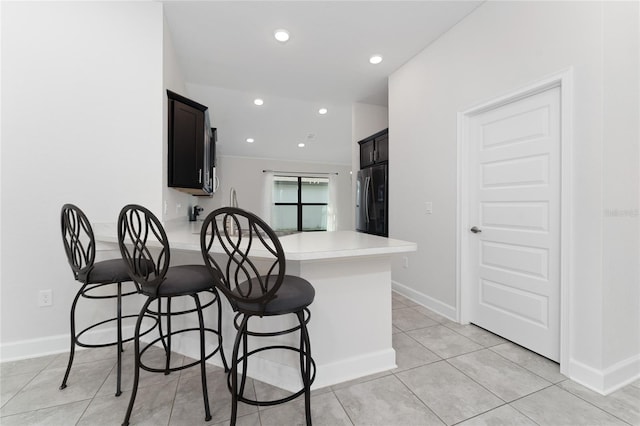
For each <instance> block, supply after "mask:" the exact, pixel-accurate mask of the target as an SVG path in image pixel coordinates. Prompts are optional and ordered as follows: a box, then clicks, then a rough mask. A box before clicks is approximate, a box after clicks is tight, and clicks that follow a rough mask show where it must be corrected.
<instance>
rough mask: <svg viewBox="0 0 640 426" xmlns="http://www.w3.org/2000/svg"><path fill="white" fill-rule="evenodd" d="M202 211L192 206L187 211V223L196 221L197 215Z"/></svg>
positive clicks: (198, 207) (200, 208)
mask: <svg viewBox="0 0 640 426" xmlns="http://www.w3.org/2000/svg"><path fill="white" fill-rule="evenodd" d="M202 210H204V209H203V208H202V207H200V206H197V205H196V206H193V208H190V209H189V222H195V221H196V220H198V215H199V214H200V212H201V211H202Z"/></svg>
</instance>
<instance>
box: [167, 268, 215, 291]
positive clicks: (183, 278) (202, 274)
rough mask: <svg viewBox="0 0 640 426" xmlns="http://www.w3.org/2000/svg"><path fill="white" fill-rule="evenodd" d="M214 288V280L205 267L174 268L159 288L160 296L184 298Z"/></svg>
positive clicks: (169, 271) (170, 269)
mask: <svg viewBox="0 0 640 426" xmlns="http://www.w3.org/2000/svg"><path fill="white" fill-rule="evenodd" d="M211 288H213V278H211V274H210V273H209V270H208V269H207V267H206V266H204V265H180V266H172V267H170V268H169V269H168V270H167V274H166V275H165V280H164V281H163V282H162V284H160V287H159V288H158V296H182V295H185V294H193V293H197V292H199V291H203V290H207V289H211Z"/></svg>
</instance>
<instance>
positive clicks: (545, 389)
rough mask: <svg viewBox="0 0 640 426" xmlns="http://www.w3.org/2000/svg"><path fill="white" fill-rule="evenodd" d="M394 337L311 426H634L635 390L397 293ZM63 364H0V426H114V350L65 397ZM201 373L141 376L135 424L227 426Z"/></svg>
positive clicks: (221, 383)
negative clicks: (603, 386) (387, 366)
mask: <svg viewBox="0 0 640 426" xmlns="http://www.w3.org/2000/svg"><path fill="white" fill-rule="evenodd" d="M393 326H394V327H393V332H394V335H393V346H394V348H395V350H396V361H397V364H398V368H396V369H394V370H392V371H387V372H383V373H379V374H376V375H373V376H369V377H365V378H361V379H358V380H354V381H351V382H346V383H341V384H339V385H336V386H332V387H330V388H325V389H319V390H315V391H314V392H313V394H312V398H311V402H312V416H313V422H314V424H315V425H331V426H334V425H380V426H393V425H402V426H404V425H443V424H446V425H453V424H460V425H464V426H470V425H550V426H562V425H567V426H575V425H588V426H591V425H635V426H640V381H637V382H635V383H633V384H631V385H629V386H627V387H625V388H623V389H620V390H618V391H617V392H614V393H612V394H611V395H608V396H606V397H604V396H602V395H599V394H597V393H595V392H592V391H590V390H589V389H586V388H584V387H583V386H580V385H578V384H577V383H575V382H572V381H571V380H567V378H566V377H564V376H563V375H562V374H560V370H559V367H558V365H557V364H555V363H553V362H551V361H549V360H547V359H545V358H542V357H540V356H538V355H536V354H534V353H532V352H530V351H527V350H526V349H523V348H521V347H519V346H517V345H515V344H513V343H510V342H508V341H506V340H504V339H502V338H500V337H498V336H495V335H493V334H491V333H488V332H487V331H485V330H482V329H480V328H478V327H475V326H472V325H465V326H462V325H460V324H456V323H455V322H452V321H450V320H448V319H446V318H444V317H442V316H440V315H438V314H435V313H433V312H431V311H429V310H428V309H426V308H424V307H422V306H419V305H417V304H415V303H414V302H412V301H410V300H408V299H406V298H404V297H403V296H401V295H399V294H396V293H394V294H393ZM312 344H313V342H312ZM131 352H132V351H131V350H128V351H125V363H124V371H125V372H126V371H127V370H131V368H132V365H133V363H132V357H131V356H130V354H131ZM127 355H128V356H127ZM159 356H162V355H161V354H159ZM66 361H67V355H66V354H61V355H55V356H48V357H43V358H35V359H30V360H24V361H16V362H7V363H2V364H0V390H1V392H0V394H1V395H0V407H1V408H0V416H1V417H0V424H2V425H3V426H9V425H47V426H52V425H75V424H77V425H91V426H96V425H119V424H120V423H121V422H122V418H123V416H124V412H125V409H126V406H127V403H128V400H129V395H130V391H127V389H130V388H131V383H132V380H131V374H126V373H125V374H124V378H123V389H125V391H124V392H123V394H122V395H121V396H120V397H118V398H116V397H114V396H113V390H114V388H115V369H114V366H115V359H114V357H113V349H112V348H105V349H100V350H89V351H82V352H80V353H79V354H78V356H77V357H76V364H74V368H73V370H72V372H71V377H70V380H69V386H68V387H67V389H65V390H64V391H60V390H58V386H59V385H60V381H61V379H62V375H63V374H64V370H65V366H66ZM174 362H176V363H179V362H183V357H180V356H177V357H175V359H174ZM197 373H198V372H197V371H194V369H190V370H183V371H182V373H176V374H171V375H169V376H164V375H162V374H150V373H145V374H143V377H142V379H141V384H140V386H141V387H140V390H139V392H138V399H137V401H136V406H135V408H134V412H133V416H132V419H131V424H136V425H139V424H147V425H185V426H186V425H189V426H191V425H199V424H208V425H226V424H228V423H229V416H230V405H231V398H230V396H229V393H228V391H227V388H226V379H225V374H224V372H223V371H222V370H221V369H219V368H217V367H215V366H211V367H210V368H209V373H208V383H209V398H210V403H211V411H212V416H213V419H212V420H211V421H210V422H205V421H204V408H203V406H202V394H201V387H200V377H199V375H198V374H197ZM249 388H250V390H251V392H255V394H257V395H258V396H261V397H263V396H265V395H273V394H278V393H281V391H280V390H279V389H277V388H273V387H271V386H269V385H266V384H264V383H260V382H257V381H256V382H254V381H250V383H249ZM303 407H304V405H303V401H302V400H301V399H300V398H299V399H297V400H294V401H292V402H289V403H287V404H283V405H279V406H275V407H261V408H259V409H258V408H256V407H253V406H248V405H241V407H240V408H239V414H240V417H239V418H238V425H243V426H244V425H247V426H249V425H251V426H254V425H255V426H268V425H274V426H276V425H278V426H280V425H297V424H303V423H304V408H303Z"/></svg>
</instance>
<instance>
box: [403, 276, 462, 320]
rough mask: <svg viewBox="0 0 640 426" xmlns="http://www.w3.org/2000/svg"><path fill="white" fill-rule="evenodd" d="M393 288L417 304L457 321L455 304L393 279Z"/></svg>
mask: <svg viewBox="0 0 640 426" xmlns="http://www.w3.org/2000/svg"><path fill="white" fill-rule="evenodd" d="M391 288H392V289H393V290H394V291H396V292H398V293H400V294H401V295H403V296H404V297H406V298H408V299H411V300H412V301H414V302H416V303H417V304H419V305H422V306H424V307H425V308H429V309H431V310H432V311H434V312H435V313H437V314H440V315H442V316H443V317H445V318H448V319H450V320H451V321H455V322H457V320H456V318H457V310H456V308H455V306H451V305H447V304H446V303H443V302H441V301H439V300H437V299H434V298H433V297H431V296H427V295H426V294H424V293H420V292H419V291H415V290H414V289H412V288H410V287H407V286H406V285H404V284H400V283H399V282H397V281H391Z"/></svg>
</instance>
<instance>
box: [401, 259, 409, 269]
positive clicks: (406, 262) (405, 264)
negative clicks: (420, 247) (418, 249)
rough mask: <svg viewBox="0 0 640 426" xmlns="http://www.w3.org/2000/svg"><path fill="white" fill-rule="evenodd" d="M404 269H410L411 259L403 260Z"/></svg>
mask: <svg viewBox="0 0 640 426" xmlns="http://www.w3.org/2000/svg"><path fill="white" fill-rule="evenodd" d="M402 267H403V268H404V269H409V258H408V257H407V256H404V257H403V258H402Z"/></svg>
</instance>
